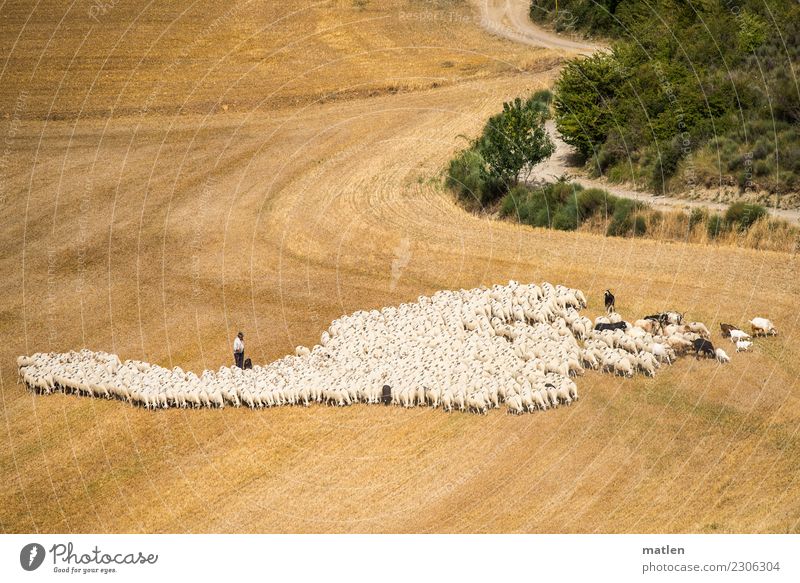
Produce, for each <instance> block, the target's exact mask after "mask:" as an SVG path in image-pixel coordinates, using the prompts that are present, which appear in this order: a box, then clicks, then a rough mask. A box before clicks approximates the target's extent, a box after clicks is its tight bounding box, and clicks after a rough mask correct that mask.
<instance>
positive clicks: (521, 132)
mask: <svg viewBox="0 0 800 583" xmlns="http://www.w3.org/2000/svg"><path fill="white" fill-rule="evenodd" d="M547 114H548V108H547V103H545V102H542V101H539V100H538V99H534V98H531V99H528V100H527V101H522V99H520V98H519V97H518V98H516V99H515V100H514V101H512V102H507V103H504V104H503V111H502V112H501V113H498V114H497V115H495V116H493V117H491V118H490V119H489V121H488V122H487V123H486V127H485V128H484V130H483V135H482V136H481V138H480V139H479V140H478V149H479V151H480V153H481V155H482V156H483V159H484V160H485V161H486V166H485V167H484V171H485V173H486V174H487V177H489V178H491V179H493V180H497V181H500V182H503V183H505V184H508V185H515V184H516V183H517V182H518V180H519V174H520V172H521V171H522V169H523V168H525V167H528V166H532V165H535V164H538V163H539V162H541V161H542V160H544V159H546V158H548V157H549V156H550V155H551V154H552V153H553V150H554V149H555V146H554V145H553V142H552V140H550V136H548V135H547V132H546V131H545V129H544V120H545V119H546V117H547Z"/></svg>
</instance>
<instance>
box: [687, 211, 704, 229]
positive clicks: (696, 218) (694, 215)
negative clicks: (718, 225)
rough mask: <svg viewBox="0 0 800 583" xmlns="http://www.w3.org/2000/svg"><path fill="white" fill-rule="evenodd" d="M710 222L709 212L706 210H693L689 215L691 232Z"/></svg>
mask: <svg viewBox="0 0 800 583" xmlns="http://www.w3.org/2000/svg"><path fill="white" fill-rule="evenodd" d="M706 220H708V210H706V209H705V208H702V207H701V208H693V209H692V212H691V213H690V214H689V230H690V231H691V230H692V229H693V228H694V227H695V226H696V225H699V224H700V223H702V222H704V221H706Z"/></svg>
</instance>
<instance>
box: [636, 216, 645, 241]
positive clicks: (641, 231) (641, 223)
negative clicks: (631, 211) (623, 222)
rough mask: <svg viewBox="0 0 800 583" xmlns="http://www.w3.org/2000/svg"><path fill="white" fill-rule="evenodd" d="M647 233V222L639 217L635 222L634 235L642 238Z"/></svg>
mask: <svg viewBox="0 0 800 583" xmlns="http://www.w3.org/2000/svg"><path fill="white" fill-rule="evenodd" d="M645 233H647V221H645V220H644V217H643V216H641V215H639V216H637V217H636V218H635V219H634V220H633V234H634V235H636V236H637V237H642V236H644V235H645Z"/></svg>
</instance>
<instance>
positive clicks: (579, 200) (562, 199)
mask: <svg viewBox="0 0 800 583" xmlns="http://www.w3.org/2000/svg"><path fill="white" fill-rule="evenodd" d="M645 208H647V207H646V205H645V204H643V203H640V202H638V201H635V200H630V199H625V198H619V197H616V196H612V195H611V194H609V193H608V192H607V191H605V190H601V189H599V188H589V189H584V188H583V187H582V186H581V185H580V184H577V183H569V182H563V181H559V182H555V183H551V184H546V185H544V186H543V187H540V188H531V187H528V186H524V185H518V186H516V187H514V188H512V189H511V190H510V191H509V192H508V194H506V195H505V197H503V201H502V204H501V210H500V214H501V215H502V216H504V217H513V218H515V219H516V220H518V221H519V222H521V223H525V224H528V225H531V226H534V227H544V228H550V229H558V230H561V231H574V230H575V229H577V228H578V227H580V226H581V225H582V224H583V223H584V222H586V221H587V220H589V219H591V218H593V217H595V216H600V217H602V218H604V219H609V217H610V219H611V220H610V222H609V226H608V231H607V232H608V234H609V235H614V236H627V235H631V234H634V235H637V236H641V235H644V234H645V232H646V231H647V225H646V221H645V219H644V217H642V216H635V215H636V212H637V211H641V210H643V209H645Z"/></svg>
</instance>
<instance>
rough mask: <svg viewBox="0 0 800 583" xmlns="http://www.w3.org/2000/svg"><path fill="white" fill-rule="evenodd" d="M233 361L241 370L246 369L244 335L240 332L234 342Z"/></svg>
mask: <svg viewBox="0 0 800 583" xmlns="http://www.w3.org/2000/svg"><path fill="white" fill-rule="evenodd" d="M233 360H234V362H235V364H236V366H238V367H239V368H244V334H242V333H241V332H239V333H238V334H237V335H236V339H235V340H234V341H233Z"/></svg>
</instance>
